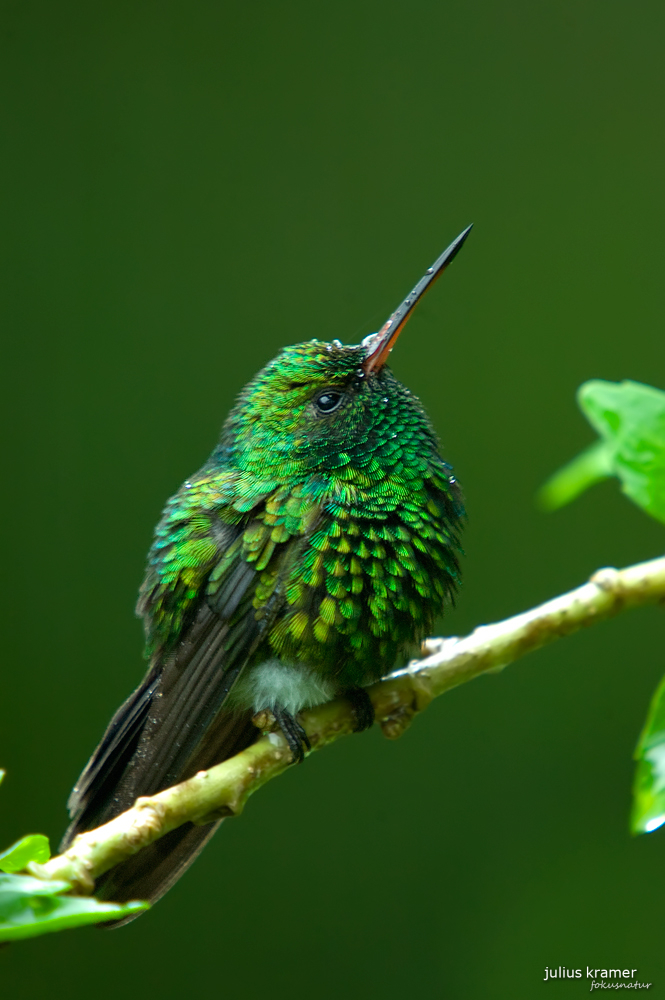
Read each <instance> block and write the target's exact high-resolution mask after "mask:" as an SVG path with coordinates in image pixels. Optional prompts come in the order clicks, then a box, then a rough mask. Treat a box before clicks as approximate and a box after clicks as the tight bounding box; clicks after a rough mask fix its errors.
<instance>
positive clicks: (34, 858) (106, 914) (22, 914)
mask: <svg viewBox="0 0 665 1000" xmlns="http://www.w3.org/2000/svg"><path fill="white" fill-rule="evenodd" d="M3 775H4V772H2V775H0V780H1V779H2V776H3ZM49 857H50V850H49V842H48V838H47V837H44V836H43V835H42V834H41V833H33V834H29V835H28V836H27V837H22V838H21V840H18V841H17V842H16V843H15V844H13V845H12V846H11V847H9V848H7V850H6V851H3V852H2V854H0V871H2V872H4V873H5V874H2V875H0V941H16V940H18V939H19V938H27V937H36V936H37V935H38V934H48V933H49V932H50V931H62V930H65V929H66V928H68V927H81V926H83V925H84V924H97V923H100V922H102V921H104V920H119V919H120V918H121V917H128V916H133V915H134V914H136V913H140V912H141V911H142V910H146V909H148V904H147V903H126V904H124V905H122V906H120V905H118V904H116V903H100V902H98V901H97V900H96V899H92V898H90V897H87V896H67V895H64V893H67V892H69V890H70V889H71V885H70V884H69V882H60V881H55V880H51V881H47V880H45V879H39V878H33V877H32V876H30V875H15V874H13V873H14V872H18V871H23V870H24V869H25V868H26V867H27V865H29V864H31V863H33V862H36V863H38V864H43V863H44V862H45V861H48V859H49Z"/></svg>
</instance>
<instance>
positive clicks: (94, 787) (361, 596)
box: [63, 230, 468, 901]
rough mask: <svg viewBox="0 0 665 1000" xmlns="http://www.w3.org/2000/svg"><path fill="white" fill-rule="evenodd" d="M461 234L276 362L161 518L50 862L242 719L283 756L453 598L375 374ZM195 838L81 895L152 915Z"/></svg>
mask: <svg viewBox="0 0 665 1000" xmlns="http://www.w3.org/2000/svg"><path fill="white" fill-rule="evenodd" d="M467 233H468V230H466V231H465V232H464V233H463V234H462V236H461V237H459V238H458V239H457V240H456V241H455V243H453V244H452V245H451V247H450V248H449V249H448V250H447V251H446V252H445V253H444V254H442V255H441V257H440V258H439V260H438V261H437V262H436V264H435V265H434V267H433V268H431V269H430V271H429V272H428V275H426V277H425V278H423V279H422V281H421V282H420V283H419V284H418V285H417V286H416V288H415V289H414V291H413V292H412V293H411V295H410V296H409V297H408V298H407V299H406V300H405V301H404V303H402V305H401V306H400V307H399V309H398V310H397V311H396V312H395V313H393V315H392V316H391V318H390V319H389V320H388V321H387V323H386V324H384V327H383V328H382V329H381V330H380V331H379V333H378V334H375V335H373V336H371V337H369V338H366V339H365V340H364V341H363V343H362V344H360V345H358V346H354V347H344V346H342V345H341V344H340V343H339V342H338V341H334V342H333V343H331V344H328V343H323V342H321V341H318V340H312V341H309V342H307V343H303V344H297V345H295V346H294V347H288V348H285V349H284V350H283V351H282V352H281V354H279V355H278V356H277V357H276V358H275V359H274V360H273V361H272V362H271V363H270V364H268V365H267V366H266V367H265V368H264V369H263V370H262V371H261V372H259V374H258V375H257V376H256V377H255V378H254V379H253V380H252V381H251V382H250V383H249V384H248V385H247V386H246V388H245V389H244V390H243V392H242V393H241V395H240V397H239V399H238V402H237V404H236V406H235V407H234V409H233V410H232V411H231V413H230V415H229V417H228V419H227V421H226V423H225V425H224V428H223V430H222V435H221V440H220V443H219V445H218V446H217V448H216V449H215V450H214V452H213V454H212V455H211V457H210V459H209V460H208V462H207V463H206V464H205V465H204V466H203V468H202V469H201V470H200V471H199V472H198V473H197V474H196V475H195V476H193V477H192V478H191V480H189V481H187V482H185V483H184V484H183V486H182V487H181V489H180V490H179V491H178V493H176V495H175V496H174V497H172V498H171V500H170V501H169V502H168V504H167V506H166V509H165V512H164V515H163V517H162V520H161V521H160V523H159V525H158V526H157V529H156V534H155V541H154V544H153V546H152V549H151V550H150V555H149V562H148V570H147V574H146V579H145V581H144V584H143V587H142V589H141V594H140V598H139V604H138V612H139V614H141V615H142V616H143V619H144V622H145V628H146V652H147V655H148V657H149V660H150V667H149V670H148V673H147V675H146V677H145V679H144V681H143V683H142V684H141V686H140V687H139V688H138V689H137V690H136V691H135V692H134V694H133V695H131V696H130V698H129V699H128V700H127V702H125V704H124V705H123V706H121V708H120V709H119V710H118V712H117V713H116V715H115V716H114V718H113V719H112V720H111V723H110V725H109V727H108V729H107V732H106V733H105V735H104V737H103V739H102V742H101V743H100V745H99V747H98V748H97V750H96V751H95V754H94V755H93V757H92V758H91V760H90V762H89V764H88V766H87V768H86V769H85V771H84V772H83V774H82V775H81V778H80V779H79V782H78V783H77V786H76V788H75V789H74V791H73V793H72V797H71V799H70V810H71V812H72V817H73V818H72V824H71V826H70V829H69V831H68V834H67V836H66V838H65V841H64V843H63V846H65V847H66V846H67V844H68V843H69V842H70V841H71V839H72V837H73V836H75V834H76V833H78V832H80V831H82V830H85V829H90V828H92V827H94V826H96V825H98V824H100V823H102V822H105V821H107V820H109V819H111V818H112V817H113V816H115V815H117V814H118V813H119V812H121V811H122V810H123V809H126V808H128V807H129V806H130V805H131V804H132V803H133V801H134V799H135V798H136V797H137V796H138V795H146V794H152V793H154V792H156V791H158V790H159V789H161V788H165V787H168V786H169V785H172V784H175V783H176V782H177V781H181V780H183V779H185V778H187V777H189V776H190V775H192V774H194V773H195V772H196V771H197V770H199V769H200V768H202V767H208V766H210V765H212V764H214V763H217V762H219V761H220V760H224V759H226V758H227V757H229V756H231V755H232V754H234V753H237V752H238V751H239V750H241V749H243V747H245V746H247V745H249V743H251V742H252V741H253V740H254V739H256V738H257V736H258V731H257V730H256V729H255V728H254V727H253V725H252V715H253V714H254V713H256V712H258V711H262V710H264V709H271V710H272V711H273V713H274V715H275V717H276V719H277V720H278V722H279V724H280V725H281V727H282V729H283V731H284V733H285V735H286V736H287V739H288V740H289V743H290V745H291V746H292V748H293V750H294V754H295V755H296V756H297V755H298V754H302V749H301V740H302V739H304V733H302V730H300V729H299V726H298V723H297V721H296V720H295V716H296V714H297V712H298V711H299V710H300V709H301V708H304V707H306V706H308V705H311V704H316V703H317V702H320V701H323V700H326V699H327V698H330V697H333V696H334V695H335V694H340V693H344V692H347V691H351V692H353V691H354V690H355V691H358V689H361V688H362V687H363V686H364V685H367V684H368V683H370V682H371V681H373V680H375V679H377V678H378V677H380V676H381V675H382V674H385V673H386V672H388V671H389V670H390V669H391V668H392V666H393V665H394V663H395V660H396V658H397V657H398V656H400V655H401V656H404V655H407V654H408V652H409V651H410V649H411V648H412V647H413V646H414V644H416V643H417V642H418V641H419V640H420V639H422V638H423V637H424V636H425V635H426V634H427V633H428V632H429V631H430V629H431V627H432V625H433V622H434V619H435V618H436V617H437V615H439V614H440V612H441V611H442V609H443V606H444V603H445V601H446V599H447V598H450V597H451V596H452V594H453V592H454V590H455V587H456V585H457V582H458V564H457V552H458V545H459V543H458V526H459V521H460V517H461V514H462V508H461V501H460V494H459V490H458V487H457V485H456V483H455V480H454V478H453V476H452V474H451V470H450V467H449V466H448V465H447V464H446V463H445V462H444V461H443V459H442V458H441V457H440V455H439V452H438V448H437V442H436V438H435V435H434V432H433V430H432V427H431V425H430V422H429V420H428V418H427V416H426V414H425V412H424V410H423V408H422V406H421V404H420V402H419V401H418V400H417V399H416V398H415V397H414V396H413V395H412V394H411V393H410V392H409V390H408V389H406V388H405V387H404V386H403V385H402V384H401V383H400V382H398V381H397V379H395V377H394V376H393V374H392V372H391V371H390V369H389V368H388V367H387V365H386V363H385V362H386V358H387V355H388V353H389V351H390V349H391V348H392V345H393V344H394V341H395V339H396V337H397V335H398V334H399V332H400V330H401V328H402V327H403V325H404V323H405V322H406V319H407V318H408V316H409V314H410V312H411V310H412V308H413V305H414V304H415V302H417V301H418V298H419V297H420V295H422V293H423V291H424V290H425V289H426V288H427V287H428V286H429V285H430V284H431V282H432V281H433V280H434V278H436V276H437V275H438V273H440V272H441V271H442V270H443V268H444V267H445V265H446V264H447V263H448V262H449V261H450V260H451V259H452V258H453V257H454V255H455V253H456V252H457V250H458V249H459V247H460V246H461V244H462V242H463V240H464V239H465V237H466V235H467ZM214 829H215V827H214V825H211V826H208V827H193V826H192V825H191V824H185V826H183V827H180V828H178V829H177V830H174V831H172V833H170V834H168V835H167V836H166V837H165V838H163V839H162V840H160V841H158V842H157V843H155V844H153V845H152V846H151V847H150V848H148V849H147V850H146V851H144V852H141V853H140V854H139V855H137V856H136V857H135V858H132V859H130V861H127V862H124V863H123V864H121V865H119V866H118V867H117V868H116V869H113V870H112V871H111V872H109V873H107V875H105V876H103V878H102V881H101V883H98V886H97V894H98V895H100V896H101V897H102V898H111V899H117V900H119V901H121V900H124V899H128V898H150V899H156V898H158V897H159V896H160V895H161V894H162V893H163V892H165V891H166V890H167V889H168V888H169V886H170V885H171V884H172V883H173V881H175V879H176V878H177V877H179V875H180V874H181V873H182V871H184V869H185V868H186V867H187V865H188V864H190V863H191V861H192V860H193V858H194V857H195V856H196V854H197V853H198V851H199V850H200V849H201V847H202V846H203V844H204V843H205V842H206V840H207V839H208V837H209V836H210V835H211V834H212V832H214Z"/></svg>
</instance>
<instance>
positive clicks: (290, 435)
mask: <svg viewBox="0 0 665 1000" xmlns="http://www.w3.org/2000/svg"><path fill="white" fill-rule="evenodd" d="M470 228H471V227H470V226H469V228H468V229H466V230H465V231H464V232H463V233H462V234H461V235H460V236H458V237H457V239H456V240H455V241H454V242H453V243H452V244H451V246H450V247H448V249H447V250H446V251H444V253H443V254H441V256H440V257H439V258H438V260H437V261H435V263H434V264H433V265H432V267H431V268H429V270H428V271H427V273H426V274H425V276H424V277H423V278H422V279H421V281H420V282H419V283H418V284H417V285H416V287H415V288H414V289H413V291H412V292H411V293H410V294H409V295H408V296H407V297H406V299H405V300H404V301H403V302H402V304H401V305H400V306H399V308H398V309H396V310H395V312H394V313H393V314H392V315H391V316H390V318H389V319H388V320H387V322H386V323H384V325H383V326H382V327H381V329H380V330H379V331H378V333H375V334H371V335H370V336H369V337H366V338H365V339H364V340H363V341H362V343H360V344H357V345H354V346H343V345H342V344H341V343H340V342H339V341H338V340H334V341H333V342H332V343H325V342H323V341H320V340H310V341H307V342H306V343H302V344H295V345H294V346H292V347H286V348H284V349H283V350H282V352H281V353H280V354H278V355H277V357H276V358H274V360H273V361H271V362H270V363H269V364H268V365H266V367H265V368H263V369H262V370H261V371H260V372H259V373H258V375H256V376H255V377H254V378H253V379H252V381H251V382H250V383H249V384H248V385H247V386H246V387H245V389H244V390H243V391H242V393H241V394H240V397H239V399H238V401H237V404H236V406H235V407H234V409H233V410H232V412H231V414H230V415H229V418H228V420H227V422H226V424H225V426H224V431H223V434H222V441H221V450H222V452H223V453H224V460H225V461H226V462H228V463H229V464H231V465H235V466H236V467H237V468H239V469H243V470H245V471H247V472H249V473H251V474H252V475H256V474H260V475H261V476H263V477H265V478H270V479H273V478H275V477H276V478H279V479H281V481H284V480H285V479H292V478H299V477H301V476H302V475H311V474H316V473H321V474H323V475H324V476H326V475H339V476H341V477H342V478H344V476H345V475H350V474H351V470H352V469H354V470H356V473H357V472H358V470H359V469H361V468H363V467H365V466H367V465H368V464H369V463H371V461H372V460H373V459H374V460H379V455H380V454H381V455H383V461H382V465H383V466H384V467H385V462H386V461H388V460H389V459H390V461H389V464H395V463H396V462H398V461H401V458H400V452H401V451H402V449H403V447H407V448H408V447H409V442H410V441H411V442H412V441H413V438H414V436H417V437H418V438H419V439H420V440H421V441H422V442H423V445H424V447H425V448H426V449H428V448H429V447H435V440H434V435H433V432H432V429H431V427H430V424H429V421H428V419H427V417H426V415H425V413H424V411H423V409H422V406H421V405H420V403H419V401H418V400H417V399H416V397H415V396H413V395H412V394H411V393H410V392H409V390H408V389H406V388H405V387H404V386H403V385H402V384H401V383H400V382H399V381H398V380H397V379H396V378H395V377H394V376H393V374H392V372H391V371H390V368H389V367H388V365H387V364H386V361H387V358H388V355H389V354H390V351H391V350H392V348H393V346H394V344H395V341H396V340H397V337H398V336H399V334H400V332H401V330H402V329H403V327H404V325H405V323H406V321H407V319H408V318H409V316H410V315H411V312H412V310H413V308H414V306H415V305H416V303H417V302H418V301H419V299H420V298H421V297H422V295H423V293H424V292H425V291H426V290H427V289H428V288H429V287H430V285H431V284H432V282H433V281H434V280H435V279H436V278H437V277H438V276H439V275H440V274H441V273H442V272H443V270H444V269H445V267H446V266H447V264H449V263H450V261H451V260H452V259H453V257H454V256H455V255H456V254H457V252H458V250H459V249H460V247H461V246H462V244H463V242H464V240H465V239H466V237H467V235H468V233H469V230H470ZM411 450H413V449H412V448H411ZM218 454H219V453H218ZM345 469H346V472H344V471H343V470H345ZM360 476H361V478H362V474H360Z"/></svg>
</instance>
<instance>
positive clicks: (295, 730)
mask: <svg viewBox="0 0 665 1000" xmlns="http://www.w3.org/2000/svg"><path fill="white" fill-rule="evenodd" d="M272 714H273V715H274V716H275V722H276V723H277V725H278V726H279V728H280V729H281V730H282V734H283V736H284V739H285V740H286V742H287V743H288V744H289V750H290V751H291V756H292V757H293V763H294V764H302V762H303V761H304V759H305V751H306V750H311V749H312V744H311V743H310V742H309V736H308V735H307V733H306V732H305V730H304V729H303V727H302V726H301V725H300V723H299V722H298V720H297V719H296V717H295V716H294V715H291V713H290V712H287V710H286V709H285V708H277V707H276V706H275V708H273V710H272Z"/></svg>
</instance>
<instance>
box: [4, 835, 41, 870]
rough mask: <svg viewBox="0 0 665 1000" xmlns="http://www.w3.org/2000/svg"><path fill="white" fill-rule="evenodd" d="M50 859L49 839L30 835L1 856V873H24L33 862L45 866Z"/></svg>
mask: <svg viewBox="0 0 665 1000" xmlns="http://www.w3.org/2000/svg"><path fill="white" fill-rule="evenodd" d="M50 857H51V848H50V846H49V842H48V837H45V836H44V835H43V834H41V833H29V834H28V836H27V837H21V839H20V840H17V841H16V843H15V844H12V846H11V847H8V848H7V850H6V851H3V852H2V853H1V854H0V872H22V871H23V869H24V868H25V867H26V866H27V865H28V864H29V863H30V862H31V861H37V862H38V863H39V864H44V862H45V861H48V859H49V858H50Z"/></svg>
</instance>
